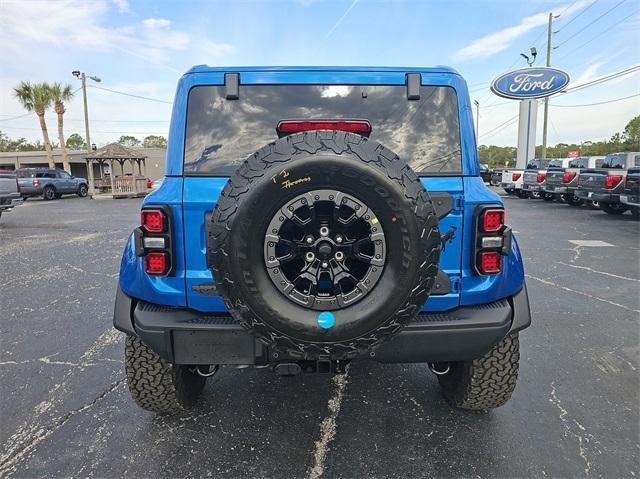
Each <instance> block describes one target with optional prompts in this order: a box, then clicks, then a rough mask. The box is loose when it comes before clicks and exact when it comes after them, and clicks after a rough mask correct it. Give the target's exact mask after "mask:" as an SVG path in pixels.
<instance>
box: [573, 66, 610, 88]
mask: <svg viewBox="0 0 640 479" xmlns="http://www.w3.org/2000/svg"><path fill="white" fill-rule="evenodd" d="M605 63H606V62H596V63H592V64H591V65H589V66H588V67H587V68H585V70H584V71H583V72H582V73H581V74H580V76H579V77H578V78H576V79H575V80H572V82H571V83H573V84H574V85H581V84H582V83H587V82H588V81H591V80H593V79H594V78H596V77H597V76H598V75H597V73H598V70H599V69H600V67H601V66H602V65H604V64H605Z"/></svg>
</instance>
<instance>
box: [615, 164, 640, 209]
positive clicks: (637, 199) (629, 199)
mask: <svg viewBox="0 0 640 479" xmlns="http://www.w3.org/2000/svg"><path fill="white" fill-rule="evenodd" d="M639 185H640V168H629V170H628V171H627V176H626V178H625V183H624V191H622V194H621V195H620V202H621V203H623V204H625V205H627V206H628V207H629V210H631V214H632V215H633V217H634V218H636V219H639V218H640V188H639Z"/></svg>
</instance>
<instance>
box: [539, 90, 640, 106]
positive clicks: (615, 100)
mask: <svg viewBox="0 0 640 479" xmlns="http://www.w3.org/2000/svg"><path fill="white" fill-rule="evenodd" d="M637 96H640V93H636V94H635V95H629V96H625V97H622V98H615V99H613V100H606V101H599V102H596V103H583V104H581V105H558V104H555V103H552V104H551V106H555V107H562V108H579V107H583V106H596V105H606V104H607V103H614V102H617V101H623V100H628V99H630V98H635V97H637Z"/></svg>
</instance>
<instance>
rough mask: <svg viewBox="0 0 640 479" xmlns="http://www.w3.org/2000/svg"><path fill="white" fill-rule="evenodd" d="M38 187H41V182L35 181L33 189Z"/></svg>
mask: <svg viewBox="0 0 640 479" xmlns="http://www.w3.org/2000/svg"><path fill="white" fill-rule="evenodd" d="M38 186H40V180H33V187H34V188H37V187H38Z"/></svg>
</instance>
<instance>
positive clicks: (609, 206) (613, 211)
mask: <svg viewBox="0 0 640 479" xmlns="http://www.w3.org/2000/svg"><path fill="white" fill-rule="evenodd" d="M600 209H601V210H602V211H604V212H605V213H608V214H610V215H621V214H622V213H624V212H625V211H627V209H628V207H627V206H626V205H623V204H622V203H605V202H604V201H601V202H600Z"/></svg>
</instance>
